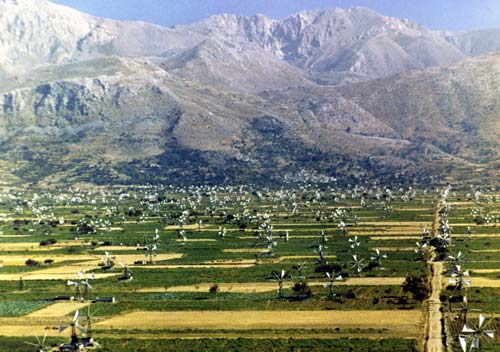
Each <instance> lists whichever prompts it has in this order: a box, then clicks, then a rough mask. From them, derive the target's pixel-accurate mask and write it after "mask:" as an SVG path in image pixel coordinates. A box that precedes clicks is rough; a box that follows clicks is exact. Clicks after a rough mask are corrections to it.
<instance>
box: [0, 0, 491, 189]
mask: <svg viewBox="0 0 500 352" xmlns="http://www.w3.org/2000/svg"><path fill="white" fill-rule="evenodd" d="M0 28H2V31H0V52H1V53H3V54H4V55H0V79H1V81H2V85H1V86H0V151H1V154H0V155H1V156H2V158H1V160H0V161H1V162H0V168H1V170H2V172H3V175H4V178H7V179H12V180H17V182H26V181H29V182H43V183H48V182H69V183H72V182H79V181H87V182H95V183H109V182H132V183H138V182H174V183H175V182H188V183H189V182H194V183H196V182H209V183H220V182H231V183H237V182H262V183H271V184H273V183H281V182H283V181H284V180H295V179H296V178H297V177H298V176H297V175H300V177H299V178H301V179H304V177H305V176H304V175H308V176H307V177H310V178H311V179H314V178H315V177H316V176H317V177H319V178H322V177H323V176H326V179H328V177H338V178H342V179H344V180H347V181H350V182H354V181H356V180H360V179H373V178H379V179H385V180H390V179H393V180H399V181H400V180H404V181H405V182H413V180H414V179H422V180H427V181H429V180H430V179H432V177H434V176H435V177H444V176H447V175H450V172H451V173H452V174H455V175H460V177H461V176H462V175H464V173H465V174H470V175H473V170H475V169H483V170H484V169H485V168H486V169H487V170H489V169H492V170H493V171H495V170H497V167H495V166H491V165H495V162H496V161H497V160H498V158H499V154H498V153H499V150H500V146H499V144H498V140H499V135H498V133H499V132H498V131H500V125H499V119H498V112H499V111H500V107H499V106H498V101H497V100H498V99H497V98H496V97H497V96H499V95H498V93H499V92H498V87H499V86H500V82H498V79H499V78H498V77H500V75H499V73H500V63H499V62H500V59H499V58H498V56H497V55H490V56H484V57H478V58H470V59H467V56H471V55H472V56H474V55H475V54H483V53H487V52H495V50H496V48H497V45H498V43H497V42H496V41H495V38H494V35H493V34H490V35H487V36H485V37H483V36H482V35H480V34H479V32H468V33H445V32H434V31H430V30H427V29H425V28H423V27H422V26H419V25H418V24H415V23H413V22H411V21H408V20H400V19H393V18H388V17H385V16H381V15H379V14H376V13H375V12H373V11H370V10H367V9H364V8H353V9H347V10H342V9H333V10H322V11H310V12H304V13H301V14H298V15H295V16H291V17H290V18H287V19H284V20H281V21H276V20H272V19H269V18H267V17H265V16H262V15H256V16H253V17H242V16H235V15H220V16H214V17H211V18H209V19H207V20H206V21H203V22H200V23H198V24H193V25H189V26H178V27H174V28H163V27H160V26H156V25H150V24H147V23H141V22H121V21H113V20H106V19H99V18H95V17H92V16H89V15H85V14H82V13H79V12H77V11H75V10H72V9H69V8H66V7H63V6H59V5H55V4H52V3H50V2H47V1H45V0H0ZM488 33H494V31H489V32H488ZM498 47H500V45H498ZM242 170H244V172H242ZM307 177H306V178H307Z"/></svg>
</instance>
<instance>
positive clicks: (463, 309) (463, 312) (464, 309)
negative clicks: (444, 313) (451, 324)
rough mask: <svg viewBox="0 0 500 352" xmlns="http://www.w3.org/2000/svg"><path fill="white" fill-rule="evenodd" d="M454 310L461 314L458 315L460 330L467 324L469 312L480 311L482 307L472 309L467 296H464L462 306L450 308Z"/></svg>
mask: <svg viewBox="0 0 500 352" xmlns="http://www.w3.org/2000/svg"><path fill="white" fill-rule="evenodd" d="M450 310H451V311H452V312H459V315H458V316H456V321H457V322H458V324H459V328H458V329H457V330H458V331H460V329H462V327H463V326H464V325H467V318H468V314H469V312H473V311H475V312H480V311H481V310H480V309H471V308H469V305H468V302H467V296H464V297H463V300H462V303H461V305H460V308H452V309H450Z"/></svg>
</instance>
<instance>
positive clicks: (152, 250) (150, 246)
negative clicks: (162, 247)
mask: <svg viewBox="0 0 500 352" xmlns="http://www.w3.org/2000/svg"><path fill="white" fill-rule="evenodd" d="M180 234H182V238H183V240H184V241H186V240H187V238H186V236H185V234H184V230H180V231H179V235H180ZM159 239H160V235H159V234H158V229H156V230H155V235H154V236H153V238H152V241H151V242H150V243H147V244H146V245H145V246H144V247H142V249H144V250H145V251H146V254H145V255H146V257H148V258H149V264H153V258H154V257H156V251H157V250H158V241H159Z"/></svg>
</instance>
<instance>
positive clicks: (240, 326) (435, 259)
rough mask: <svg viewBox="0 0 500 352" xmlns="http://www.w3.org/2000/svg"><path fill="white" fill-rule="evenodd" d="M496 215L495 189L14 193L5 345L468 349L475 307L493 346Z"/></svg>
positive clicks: (0, 323)
mask: <svg viewBox="0 0 500 352" xmlns="http://www.w3.org/2000/svg"><path fill="white" fill-rule="evenodd" d="M499 214H500V193H499V192H497V191H495V190H491V189H489V190H487V189H480V190H479V189H478V190H466V191H465V190H455V189H453V188H451V189H446V188H443V187H441V188H439V189H428V190H424V189H418V188H415V189H412V188H401V189H394V190H391V189H389V188H380V187H371V188H363V187H360V188H358V187H356V188H350V189H349V188H345V189H344V188H343V189H340V188H327V187H322V188H319V187H313V186H309V187H302V188H297V189H290V190H283V189H281V190H269V189H264V190H258V189H252V188H250V187H220V188H212V187H190V188H173V187H160V186H143V187H111V188H102V189H98V190H87V189H83V190H77V189H68V190H66V191H65V192H62V191H58V192H56V191H50V192H49V191H46V190H24V191H21V190H10V191H8V190H5V191H4V192H3V193H0V251H1V255H0V260H1V263H2V266H1V267H0V287H1V292H0V294H1V296H2V302H1V303H0V351H36V350H37V348H36V347H34V346H32V345H27V344H25V342H30V343H35V344H37V343H38V342H37V339H36V337H35V336H43V335H47V339H46V343H45V344H46V350H50V348H52V347H55V346H58V345H59V344H61V343H63V342H66V343H67V342H68V341H70V337H71V334H72V332H73V333H74V334H76V336H78V337H79V338H83V337H86V336H91V337H93V338H94V339H95V340H96V341H97V342H99V344H100V345H101V348H100V350H103V351H157V350H162V351H164V350H165V351H170V350H171V351H176V350H179V349H183V350H187V351H199V350H218V351H226V350H227V351H233V350H238V351H245V350H248V351H289V350H296V351H300V350H307V351H327V350H328V351H330V350H335V351H430V350H433V349H434V348H435V350H437V351H455V350H456V351H460V350H461V349H460V344H459V339H458V338H459V336H462V337H463V338H464V339H466V340H467V341H466V342H467V343H469V344H470V343H472V342H471V341H472V337H471V336H465V335H464V334H463V333H462V328H463V325H464V324H463V323H464V319H467V320H468V324H469V325H470V327H471V328H472V329H475V327H474V326H476V327H477V325H478V319H479V314H481V315H482V316H484V317H485V321H486V325H485V326H487V327H486V328H484V329H483V330H484V331H485V332H489V331H494V332H495V333H496V334H495V337H494V338H493V339H491V338H489V337H488V336H481V338H480V342H481V348H482V350H483V351H496V350H497V348H498V346H499V345H498V336H499V335H498V326H499V325H498V323H499V320H498V319H499V318H498V317H499V316H500V290H499V289H498V288H499V287H500V227H499V226H498V221H499ZM464 297H467V298H466V299H464ZM77 312H78V313H77ZM75 314H76V315H75ZM89 322H90V323H91V326H89ZM442 322H444V324H443V323H442ZM477 328H479V327H477Z"/></svg>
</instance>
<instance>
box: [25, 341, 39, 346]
mask: <svg viewBox="0 0 500 352" xmlns="http://www.w3.org/2000/svg"><path fill="white" fill-rule="evenodd" d="M25 344H27V345H30V346H35V347H40V344H36V343H33V342H25Z"/></svg>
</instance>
